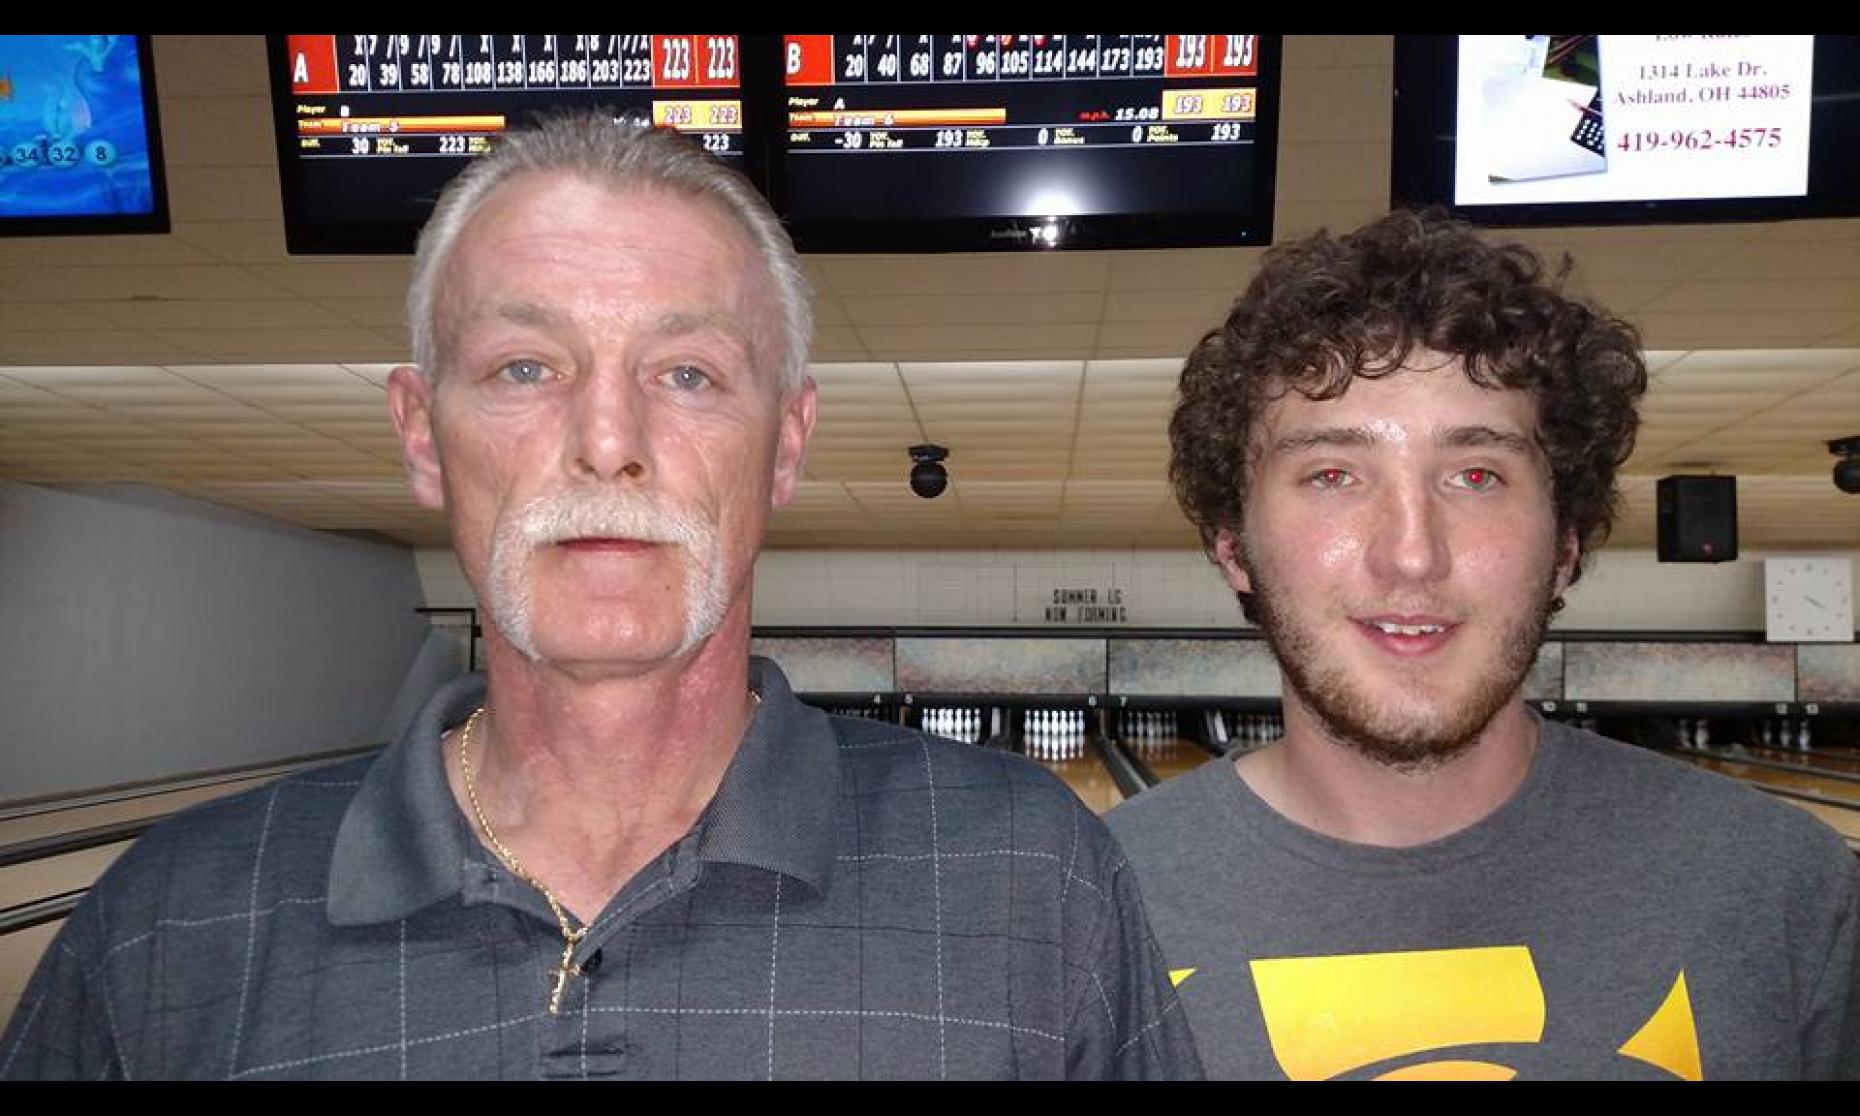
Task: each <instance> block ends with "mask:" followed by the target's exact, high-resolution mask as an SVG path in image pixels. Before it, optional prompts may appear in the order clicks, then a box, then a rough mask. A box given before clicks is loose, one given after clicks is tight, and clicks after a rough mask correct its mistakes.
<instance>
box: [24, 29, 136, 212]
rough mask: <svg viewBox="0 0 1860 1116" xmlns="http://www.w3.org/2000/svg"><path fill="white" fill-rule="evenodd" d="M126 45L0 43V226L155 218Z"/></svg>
mask: <svg viewBox="0 0 1860 1116" xmlns="http://www.w3.org/2000/svg"><path fill="white" fill-rule="evenodd" d="M149 168H150V159H149V128H148V122H147V121H146V120H145V119H144V117H143V86H142V68H141V64H140V59H139V58H138V57H137V52H136V37H135V36H134V35H0V217H29V218H30V217H96V216H139V215H147V214H151V213H153V212H154V211H155V187H154V182H153V180H152V178H151V176H150V169H149Z"/></svg>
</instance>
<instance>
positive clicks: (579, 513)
mask: <svg viewBox="0 0 1860 1116" xmlns="http://www.w3.org/2000/svg"><path fill="white" fill-rule="evenodd" d="M515 526H516V528H517V533H518V535H519V536H520V537H521V538H522V539H523V541H524V542H525V543H527V544H529V545H530V546H532V547H540V546H548V545H549V544H551V543H558V542H562V541H564V540H567V539H583V538H610V539H637V540H639V541H641V542H650V543H670V544H673V545H676V546H683V547H686V548H687V549H699V548H700V547H702V546H704V545H706V544H708V543H709V541H710V539H711V537H712V534H713V532H712V530H711V526H710V523H709V521H708V520H706V519H704V518H703V517H702V516H699V515H696V514H694V513H692V512H691V511H689V510H687V509H684V508H679V507H674V506H668V505H666V504H664V503H662V502H661V501H659V500H657V499H654V498H652V497H649V496H643V495H640V494H638V493H631V492H558V493H552V494H550V495H547V496H543V497H539V498H538V499H536V500H532V501H531V502H530V503H528V504H527V505H525V506H524V508H523V510H522V511H521V512H519V513H518V514H517V518H516V523H515Z"/></svg>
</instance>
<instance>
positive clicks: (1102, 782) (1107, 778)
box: [1035, 750, 1124, 814]
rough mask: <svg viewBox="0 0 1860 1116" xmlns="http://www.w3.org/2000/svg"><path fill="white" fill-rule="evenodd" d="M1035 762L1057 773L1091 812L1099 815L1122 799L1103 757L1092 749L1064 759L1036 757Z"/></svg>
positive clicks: (1122, 794)
mask: <svg viewBox="0 0 1860 1116" xmlns="http://www.w3.org/2000/svg"><path fill="white" fill-rule="evenodd" d="M1035 762H1036V763H1038V764H1039V765H1040V766H1041V767H1044V768H1046V769H1047V770H1048V771H1051V772H1052V773H1053V774H1055V775H1057V776H1059V778H1060V779H1061V780H1062V781H1063V782H1064V783H1065V784H1066V785H1067V786H1068V787H1071V788H1072V792H1073V793H1074V794H1076V795H1078V796H1079V800H1080V801H1081V802H1083V803H1085V805H1086V806H1088V807H1090V808H1091V811H1092V813H1094V814H1102V813H1104V812H1105V811H1106V810H1109V809H1110V808H1111V807H1113V806H1115V805H1117V804H1118V803H1120V802H1122V801H1123V800H1124V792H1123V791H1122V790H1121V789H1119V787H1118V785H1117V780H1115V779H1113V778H1112V777H1111V771H1110V769H1109V768H1108V767H1106V766H1105V763H1104V757H1103V756H1101V755H1100V754H1099V753H1098V752H1097V751H1096V750H1090V751H1086V752H1084V753H1082V754H1079V755H1074V756H1067V757H1064V758H1053V759H1036V760H1035Z"/></svg>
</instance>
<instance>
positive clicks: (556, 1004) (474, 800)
mask: <svg viewBox="0 0 1860 1116" xmlns="http://www.w3.org/2000/svg"><path fill="white" fill-rule="evenodd" d="M749 697H750V700H751V701H752V702H754V703H755V704H756V705H761V704H762V695H761V694H759V693H757V692H756V691H754V690H751V691H749ZM484 711H485V706H483V705H480V706H479V707H478V708H477V709H476V710H475V711H474V712H473V713H472V715H471V716H470V717H468V718H466V719H465V728H464V729H463V730H462V731H461V732H460V733H459V771H460V774H462V775H463V776H464V781H465V797H466V798H467V799H469V800H470V801H471V812H472V814H473V815H474V816H476V817H477V819H478V828H479V829H482V830H484V836H485V839H486V840H488V841H490V842H491V848H492V850H493V851H494V852H496V853H497V856H498V859H500V860H502V861H503V862H504V867H506V868H508V869H510V872H511V874H512V875H514V876H516V877H517V878H518V879H520V880H522V881H523V882H524V883H526V884H529V885H530V886H531V887H533V888H535V889H536V890H537V891H540V892H542V897H543V899H544V900H545V901H546V902H547V903H548V904H549V910H550V912H551V913H553V914H554V915H555V923H556V925H557V926H558V927H560V928H561V931H562V960H561V961H560V962H559V963H558V964H557V965H556V967H555V986H554V987H553V988H552V989H551V990H550V992H549V1014H550V1015H560V1014H562V992H563V990H564V989H566V988H567V987H568V978H569V977H572V976H575V975H576V974H578V973H580V972H581V966H579V965H571V964H570V962H571V961H573V960H574V959H575V947H576V946H578V945H580V944H581V940H582V939H583V938H585V937H587V936H588V930H589V927H588V926H571V925H570V924H569V919H568V909H567V908H566V907H564V906H562V903H561V901H560V900H558V899H557V898H556V897H555V893H554V892H553V891H550V890H549V888H548V886H547V885H546V884H544V883H543V882H542V881H541V880H539V879H537V878H536V877H535V876H532V875H530V874H529V873H528V872H525V871H524V870H523V865H522V864H521V863H520V862H519V861H518V860H517V854H516V853H513V852H511V851H510V850H509V849H508V848H506V847H505V846H504V843H503V842H502V841H500V840H498V837H497V831H496V830H495V829H492V828H491V819H490V818H488V817H486V816H485V812H484V804H483V803H481V802H479V801H478V787H477V784H476V783H474V782H473V781H472V777H471V730H472V729H473V728H474V727H475V726H476V725H477V724H478V718H480V717H482V716H484Z"/></svg>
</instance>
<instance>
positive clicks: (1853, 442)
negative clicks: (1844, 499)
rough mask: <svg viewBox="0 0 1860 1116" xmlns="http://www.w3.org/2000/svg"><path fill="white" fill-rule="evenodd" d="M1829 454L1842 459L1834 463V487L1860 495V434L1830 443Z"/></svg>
mask: <svg viewBox="0 0 1860 1116" xmlns="http://www.w3.org/2000/svg"><path fill="white" fill-rule="evenodd" d="M1828 452H1829V453H1831V454H1834V455H1835V456H1836V457H1839V458H1840V460H1839V461H1836V462H1835V463H1834V487H1836V488H1838V489H1840V490H1841V491H1842V492H1847V493H1860V434H1856V435H1854V436H1853V437H1851V438H1836V439H1834V440H1833V441H1831V442H1829V443H1828Z"/></svg>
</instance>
